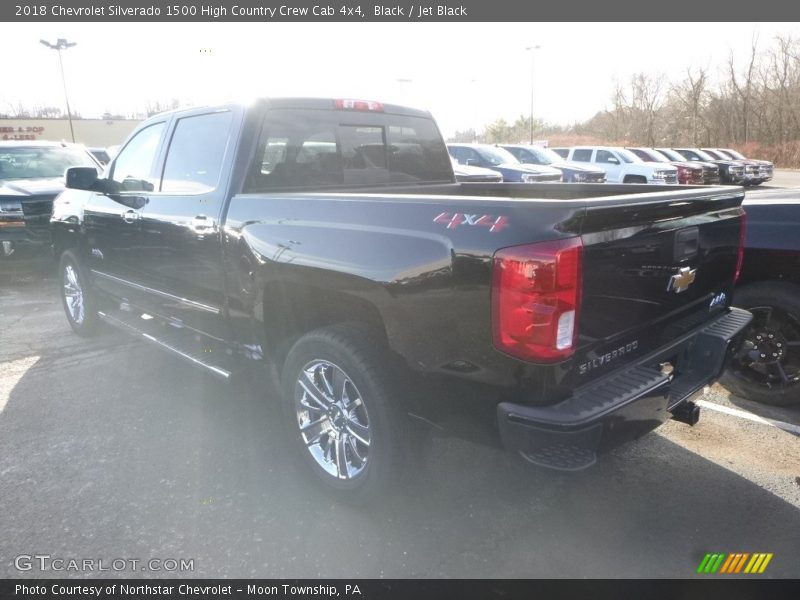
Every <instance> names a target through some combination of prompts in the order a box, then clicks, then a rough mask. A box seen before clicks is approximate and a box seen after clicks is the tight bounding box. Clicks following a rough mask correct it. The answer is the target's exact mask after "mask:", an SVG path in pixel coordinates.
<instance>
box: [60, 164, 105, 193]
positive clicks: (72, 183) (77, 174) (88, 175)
mask: <svg viewBox="0 0 800 600" xmlns="http://www.w3.org/2000/svg"><path fill="white" fill-rule="evenodd" d="M64 176H65V178H66V180H67V187H68V188H70V189H72V190H91V189H93V186H94V184H95V182H96V181H97V169H95V168H94V167H69V168H68V169H67V171H66V173H65V174H64Z"/></svg>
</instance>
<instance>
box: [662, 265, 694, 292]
mask: <svg viewBox="0 0 800 600" xmlns="http://www.w3.org/2000/svg"><path fill="white" fill-rule="evenodd" d="M695 275H697V269H689V267H682V268H681V270H680V271H678V272H677V273H675V275H673V276H672V277H670V278H669V283H668V284H667V291H668V292H675V293H676V294H680V293H681V292H683V291H686V288H688V287H689V286H690V285H692V282H694V278H695Z"/></svg>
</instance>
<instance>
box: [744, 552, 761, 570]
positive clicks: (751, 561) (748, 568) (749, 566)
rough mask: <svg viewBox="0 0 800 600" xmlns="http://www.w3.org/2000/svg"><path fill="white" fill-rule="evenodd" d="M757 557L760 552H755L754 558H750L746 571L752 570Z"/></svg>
mask: <svg viewBox="0 0 800 600" xmlns="http://www.w3.org/2000/svg"><path fill="white" fill-rule="evenodd" d="M757 559H758V554H753V558H751V559H750V562H749V563H747V566H746V567H745V568H744V572H745V573H749V572H750V569H752V568H753V565H754V564H755V562H756V560H757Z"/></svg>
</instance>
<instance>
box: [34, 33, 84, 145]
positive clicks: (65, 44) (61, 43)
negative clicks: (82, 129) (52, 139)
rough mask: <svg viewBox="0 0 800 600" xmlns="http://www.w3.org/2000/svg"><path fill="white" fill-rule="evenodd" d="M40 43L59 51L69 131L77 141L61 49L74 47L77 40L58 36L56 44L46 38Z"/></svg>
mask: <svg viewBox="0 0 800 600" xmlns="http://www.w3.org/2000/svg"><path fill="white" fill-rule="evenodd" d="M39 43H40V44H43V45H45V46H47V47H48V48H50V49H51V50H57V51H58V65H59V66H60V67H61V83H62V85H63V86H64V100H65V101H66V103H67V119H69V132H70V134H71V135H72V141H73V142H75V130H74V129H73V128H72V111H71V110H70V109H69V96H68V95H67V79H66V78H65V77H64V62H63V61H62V60H61V51H62V50H66V49H67V48H72V47H73V46H75V45H76V42H68V41H67V40H65V39H64V38H58V40H56V43H55V44H51V43H50V42H48V41H46V40H39Z"/></svg>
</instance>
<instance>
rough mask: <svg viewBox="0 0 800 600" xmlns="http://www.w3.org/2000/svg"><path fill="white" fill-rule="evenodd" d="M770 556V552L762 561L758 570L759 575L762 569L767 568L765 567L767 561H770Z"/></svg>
mask: <svg viewBox="0 0 800 600" xmlns="http://www.w3.org/2000/svg"><path fill="white" fill-rule="evenodd" d="M772 556H773V554H772V552H770V553H769V554H767V557H766V558H765V559H764V562H763V563H761V568H760V569H759V570H758V572H759V573H763V572H764V569H766V568H767V565H768V564H769V561H771V560H772Z"/></svg>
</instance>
